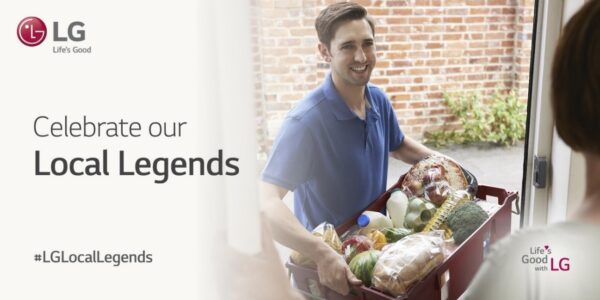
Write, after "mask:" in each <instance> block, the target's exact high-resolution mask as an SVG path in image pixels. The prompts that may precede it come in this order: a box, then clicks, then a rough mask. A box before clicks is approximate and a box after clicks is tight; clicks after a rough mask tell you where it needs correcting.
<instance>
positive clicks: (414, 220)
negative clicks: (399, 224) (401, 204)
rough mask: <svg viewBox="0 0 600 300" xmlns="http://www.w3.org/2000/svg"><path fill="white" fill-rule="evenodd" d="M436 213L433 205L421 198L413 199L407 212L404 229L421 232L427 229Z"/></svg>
mask: <svg viewBox="0 0 600 300" xmlns="http://www.w3.org/2000/svg"><path fill="white" fill-rule="evenodd" d="M436 211H437V208H436V207H435V205H434V204H433V203H431V202H429V201H427V200H425V199H423V198H419V197H415V198H412V199H411V200H410V201H409V203H408V208H407V210H406V216H405V218H404V227H406V228H408V229H412V230H413V231H416V232H419V231H421V230H423V228H425V225H426V224H427V222H428V221H429V220H430V219H431V217H433V215H434V214H435V212H436Z"/></svg>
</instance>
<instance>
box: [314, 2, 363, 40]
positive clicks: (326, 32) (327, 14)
mask: <svg viewBox="0 0 600 300" xmlns="http://www.w3.org/2000/svg"><path fill="white" fill-rule="evenodd" d="M360 19H366V20H367V22H369V26H371V31H372V33H373V36H375V22H374V21H373V18H371V16H369V15H368V14H367V10H366V9H365V8H364V7H362V6H360V5H358V4H356V3H352V2H340V3H335V4H331V5H329V6H327V8H325V9H324V10H322V11H321V12H320V13H319V16H318V17H317V20H316V21H315V28H316V29H317V35H318V36H319V41H321V43H323V44H325V45H326V46H327V48H329V47H330V46H331V40H332V39H333V38H334V36H335V31H336V30H337V28H338V27H339V25H340V24H341V23H342V22H345V21H353V20H360Z"/></svg>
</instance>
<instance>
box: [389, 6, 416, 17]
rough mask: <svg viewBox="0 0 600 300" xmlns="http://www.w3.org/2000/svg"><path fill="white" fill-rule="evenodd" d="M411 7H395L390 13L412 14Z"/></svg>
mask: <svg viewBox="0 0 600 300" xmlns="http://www.w3.org/2000/svg"><path fill="white" fill-rule="evenodd" d="M412 14H413V10H412V8H396V9H393V10H392V15H400V16H412Z"/></svg>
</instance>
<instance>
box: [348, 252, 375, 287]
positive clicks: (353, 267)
mask: <svg viewBox="0 0 600 300" xmlns="http://www.w3.org/2000/svg"><path fill="white" fill-rule="evenodd" d="M380 254H381V251H378V250H369V251H365V252H362V253H359V254H357V255H356V256H355V257H354V258H353V259H352V260H351V261H350V264H349V266H350V271H352V273H354V276H356V278H358V279H360V280H361V281H362V282H363V284H364V285H366V286H371V278H372V277H373V268H375V263H377V260H378V259H379V255H380Z"/></svg>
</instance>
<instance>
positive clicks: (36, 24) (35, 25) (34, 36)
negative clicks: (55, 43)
mask: <svg viewBox="0 0 600 300" xmlns="http://www.w3.org/2000/svg"><path fill="white" fill-rule="evenodd" d="M46 32H47V30H46V24H44V21H42V20H41V19H40V18H36V17H27V18H25V19H23V20H21V22H19V26H18V27H17V36H18V37H19V41H21V43H23V45H25V46H29V47H34V46H37V45H39V44H41V43H42V42H43V41H44V40H45V39H46Z"/></svg>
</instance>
